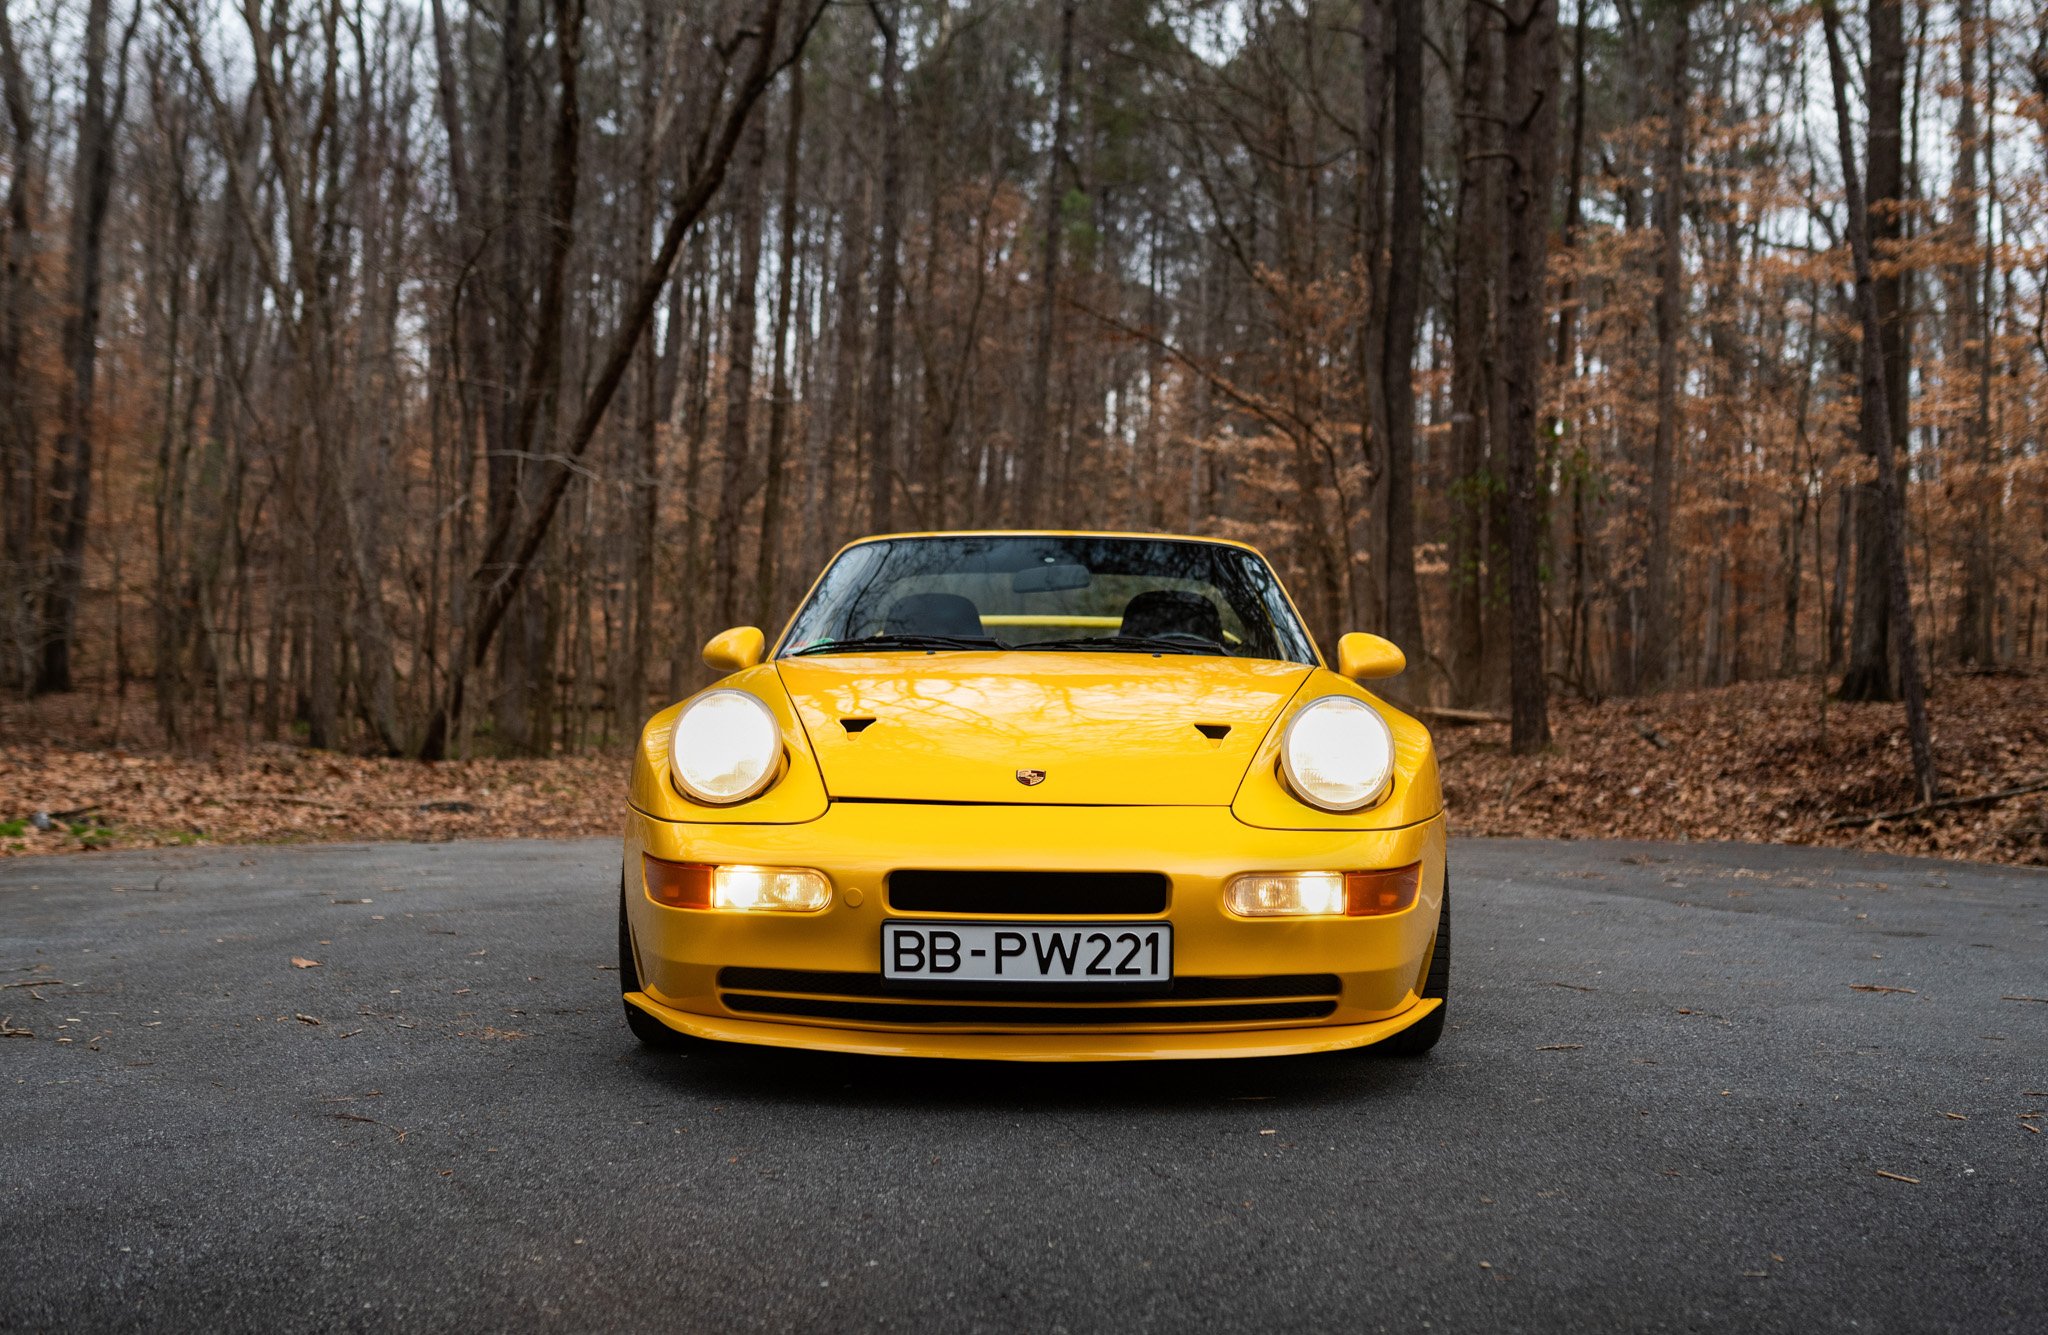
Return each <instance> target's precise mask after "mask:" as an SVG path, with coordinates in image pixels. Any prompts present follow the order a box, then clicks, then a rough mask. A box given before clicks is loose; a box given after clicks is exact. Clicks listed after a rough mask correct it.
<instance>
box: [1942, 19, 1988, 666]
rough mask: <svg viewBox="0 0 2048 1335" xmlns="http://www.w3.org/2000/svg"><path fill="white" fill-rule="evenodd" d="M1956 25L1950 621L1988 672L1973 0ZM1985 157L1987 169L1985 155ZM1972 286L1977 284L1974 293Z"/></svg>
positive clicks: (1960, 647)
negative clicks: (1966, 506) (1955, 583)
mask: <svg viewBox="0 0 2048 1335" xmlns="http://www.w3.org/2000/svg"><path fill="white" fill-rule="evenodd" d="M1956 26H1957V28H1959V29H1960V32H1959V34H1958V36H1959V38H1960V43H1959V50H1958V53H1957V74H1958V76H1959V80H1960V82H1961V85H1962V88H1961V94H1960V103H1959V105H1958V107H1957V110H1956V174H1955V185H1954V189H1953V190H1952V191H1951V192H1950V206H1949V207H1950V216H1951V218H1952V221H1951V223H1950V226H1951V228H1952V229H1953V230H1954V232H1955V236H1954V246H1955V250H1956V252H1957V253H1958V254H1968V255H1969V258H1967V259H1963V260H1959V261H1958V262H1957V263H1956V264H1955V265H1954V266H1953V270H1952V278H1951V282H1950V292H1951V294H1952V299H1953V301H1954V303H1955V325H1954V328H1955V337H1954V339H1953V340H1952V341H1953V343H1954V346H1955V347H1956V348H1957V349H1959V350H1961V349H1967V350H1968V351H1967V352H1966V353H1965V355H1964V356H1963V357H1962V358H1960V359H1959V360H1961V361H1962V362H1963V364H1964V366H1965V367H1966V368H1968V370H1970V371H1972V372H1974V373H1975V374H1974V379H1975V380H1976V382H1977V383H1976V386H1975V388H1976V391H1977V405H1976V406H1977V411H1976V413H1975V414H1974V416H1973V419H1972V420H1971V421H1970V422H1969V424H1968V425H1967V427H1965V428H1964V430H1965V432H1966V433H1967V435H1968V437H1969V439H1970V441H1971V443H1972V444H1973V445H1974V446H1975V447H1976V448H1975V449H1974V450H1973V451H1971V453H1972V454H1974V455H1975V458H1973V459H1972V460H1971V462H1972V463H1973V464H1974V465H1975V466H1976V471H1975V476H1973V477H1972V478H1971V479H1970V483H1969V489H1968V490H1969V493H1970V494H1971V496H1972V497H1973V499H1974V500H1975V502H1976V503H1975V505H1974V506H1972V507H1971V508H1972V509H1974V510H1975V511H1976V516H1975V522H1974V523H1972V524H1970V525H1969V533H1968V536H1967V537H1966V538H1965V539H1964V558H1963V590H1962V593H1963V598H1962V607H1961V609H1960V610H1959V612H1958V614H1957V617H1956V655H1957V657H1958V658H1960V659H1961V660H1962V661H1963V662H1965V663H1971V664H1975V665H1976V666H1978V667H1990V666H1991V665H1992V664H1993V663H1995V662H1997V660H1998V642H1997V640H1996V638H1995V637H1994V634H1993V616H1992V614H1993V610H1994V609H1995V608H1996V606H1997V602H1998V589H1997V574H1996V570H1997V567H1996V564H1995V563H1994V562H1993V560H1992V556H1991V540H1992V533H1993V531H1994V530H1995V529H1996V528H1997V510H1998V492H1997V488H1996V486H1995V483H1994V480H1993V478H1992V476H1991V474H1992V471H1993V469H1994V467H1995V459H1996V448H1997V447H1996V445H1995V444H1994V442H1993V441H1992V439H1991V340H1990V332H1991V330H1990V307H1991V303H1992V292H1991V288H1990V280H1991V272H1992V265H1993V263H1994V260H1993V257H1992V244H1991V235H1990V232H1991V229H1990V219H1989V211H1988V210H1987V211H1986V219H1985V229H1984V230H1985V236H1984V241H1983V245H1982V250H1981V251H1978V253H1976V254H1970V252H1972V251H1977V250H1978V244H1977V214H1978V208H1977V161H1978V155H1979V154H1980V153H1985V150H1986V147H1987V146H1986V144H1985V143H1984V142H1983V140H1982V138H1980V136H1979V134H1978V129H1977V97H1978V88H1977V44H1978V40H1979V38H1980V36H1981V34H1982V26H1983V25H1981V24H1980V23H1979V22H1978V20H1977V14H1976V0H1956ZM1985 156H1986V158H1987V164H1986V165H1987V166H1989V162H1988V158H1989V154H1988V153H1986V154H1985ZM1980 280H1981V281H1982V283H1983V284H1984V286H1983V288H1982V289H1981V290H1980V289H1979V286H1978V284H1979V282H1980ZM1973 345H1974V346H1973ZM1951 355H1953V354H1951Z"/></svg>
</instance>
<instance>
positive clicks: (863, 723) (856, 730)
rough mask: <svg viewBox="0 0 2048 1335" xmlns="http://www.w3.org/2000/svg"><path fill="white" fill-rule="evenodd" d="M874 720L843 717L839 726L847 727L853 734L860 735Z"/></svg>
mask: <svg viewBox="0 0 2048 1335" xmlns="http://www.w3.org/2000/svg"><path fill="white" fill-rule="evenodd" d="M873 722H874V720H873V719H871V718H843V719H841V720H839V726H840V727H842V728H844V729H846V731H847V732H848V733H849V734H851V735H852V736H855V737H858V736H859V735H860V734H861V733H863V732H865V731H867V727H868V725H869V724H870V723H873Z"/></svg>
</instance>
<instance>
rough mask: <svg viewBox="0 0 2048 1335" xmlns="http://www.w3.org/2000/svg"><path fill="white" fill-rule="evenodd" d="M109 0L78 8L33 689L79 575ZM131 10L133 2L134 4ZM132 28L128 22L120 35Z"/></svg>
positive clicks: (101, 217)
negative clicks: (80, 94)
mask: <svg viewBox="0 0 2048 1335" xmlns="http://www.w3.org/2000/svg"><path fill="white" fill-rule="evenodd" d="M110 8H111V5H110V3H109V0H90V3H88V4H87V6H86V12H85V99H84V102H83V103H82V104H81V106H80V107H79V112H78V142H77V146H76V154H77V156H76V158H75V159H74V160H73V177H72V194H71V199H72V209H71V248H70V251H69V253H68V254H67V255H66V257H65V263H64V295H65V302H66V309H65V312H64V323H63V330H62V333H61V334H60V335H59V349H60V355H61V356H62V357H63V360H64V369H65V372H66V376H67V380H66V384H65V388H64V395H63V399H62V402H61V404H60V406H59V418H58V424H57V440H56V445H55V448H54V449H53V451H52V457H51V465H50V486H49V492H48V494H47V496H46V497H45V502H46V504H47V506H48V513H49V526H50V537H49V544H50V553H51V556H52V558H53V563H52V569H51V574H50V586H49V591H48V593H47V594H46V595H45V597H44V601H43V641H42V655H41V661H40V662H39V663H38V664H37V667H36V681H35V689H36V690H37V691H68V690H70V689H71V686H72V650H73V647H74V646H75V644H76V641H77V637H78V599H79V595H80V593H81V592H82V591H83V588H84V584H85V538H86V521H87V520H88V518H90V516H91V514H92V466H93V465H92V455H93V432H94V421H93V407H94V401H93V382H94V379H95V377H96V375H97V371H98V367H99V328H100V278H101V270H102V265H101V251H102V248H103V246H104V244H105V236H106V224H107V197H108V194H109V193H110V191H111V189H112V187H113V182H114V129H115V125H116V122H118V120H119V119H120V104H121V102H122V100H123V97H122V94H124V93H125V92H126V89H127V75H126V69H125V63H126V58H127V53H128V43H127V42H126V41H125V40H124V41H123V42H122V43H121V50H120V53H119V56H118V57H117V60H118V61H120V62H121V63H122V65H123V69H122V71H121V78H120V80H119V89H118V90H117V92H116V94H115V98H114V105H113V107H112V108H111V109H110V108H109V107H108V105H107V12H108V10H109V9H110ZM138 12H139V11H138ZM133 34H134V29H133V27H131V28H130V29H129V35H130V36H132V35H133Z"/></svg>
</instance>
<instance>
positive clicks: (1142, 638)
mask: <svg viewBox="0 0 2048 1335" xmlns="http://www.w3.org/2000/svg"><path fill="white" fill-rule="evenodd" d="M1015 647H1016V648H1018V649H1022V650H1030V651H1036V650H1039V649H1081V650H1094V651H1096V652H1099V653H1111V654H1200V655H1202V656H1204V657H1215V656H1216V655H1218V654H1222V653H1224V652H1225V650H1224V648H1223V646H1222V645H1220V644H1217V643H1216V642H1214V641H1213V640H1205V639H1203V638H1202V637H1201V636H1199V635H1189V636H1185V637H1183V636H1178V635H1077V636H1075V637H1073V638H1072V639H1067V640H1034V641H1032V642H1031V643H1029V644H1020V645H1017V646H1015Z"/></svg>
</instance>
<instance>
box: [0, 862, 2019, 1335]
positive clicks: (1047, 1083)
mask: <svg viewBox="0 0 2048 1335" xmlns="http://www.w3.org/2000/svg"><path fill="white" fill-rule="evenodd" d="M616 858H617V847H616V845H614V844H610V843H606V842H590V843H575V844H545V843H488V844H445V845H388V846H373V847H329V848H300V849H278V848H265V849H212V850H181V851H176V852H164V853H160V854H144V853H136V854H101V855H90V856H77V857H71V858H66V859H62V860H46V859H32V860H15V861H11V862H5V863H0V971H4V972H0V983H4V984H7V986H6V987H5V989H4V990H0V1013H4V1014H5V1015H6V1016H8V1017H9V1018H10V1023H11V1025H12V1027H14V1028H26V1029H30V1030H32V1031H33V1034H34V1036H33V1037H32V1038H24V1037H8V1038H0V1327H5V1328H8V1329H16V1328H22V1329H39V1328H70V1329H151V1330H199V1329H205V1330H265V1331H268V1330H291V1329H322V1330H333V1329H385V1328H392V1327H404V1328H411V1329H490V1328H507V1327H515V1328H527V1327H532V1328H545V1329H569V1330H613V1329H616V1330H650V1329H678V1330H716V1331H728V1330H754V1329H765V1330H789V1329H810V1330H842V1329H918V1330H925V1329H930V1330H948V1331H951V1330H969V1329H982V1330H1033V1331H1051V1330H1071V1331H1084V1330H1109V1329H1158V1330H1182V1329H1194V1328H1201V1329H1222V1330H1253V1329H1256V1330H1260V1331H1279V1330H1297V1329H1299V1330H1314V1329H1321V1330H1340V1329H1341V1330H1346V1331H1351V1330H1381V1329H1385V1330H1409V1331H1414V1330H1425V1329H1426V1330H1432V1331H1456V1330H1475V1331H1507V1330H1553V1329H1579V1330H1596V1329H1606V1330H1695V1329H1697V1330H1799V1331H1815V1330H1861V1331H1891V1330H1937V1329H1954V1330H1967V1331H1999V1330H2010V1331H2022V1330H2030V1331H2040V1330H2043V1329H2048V1134H2036V1133H2034V1132H2031V1131H2029V1130H2028V1129H2026V1128H2027V1126H2028V1125H2029V1124H2031V1125H2034V1126H2040V1125H2042V1124H2043V1123H2044V1122H2048V1118H2042V1117H2040V1116H2038V1114H2040V1113H2043V1112H2048V1093H2039V1092H2037V1093H2031V1094H2030V1093H2027V1092H2025V1091H2030V1090H2031V1091H2048V1004H2041V1003H2038V1002H2032V1001H2015V1000H2003V999H2001V998H2004V997H2008V996H2032V997H2043V996H2048V875H2044V874H2042V873H2039V872H2029V871H2019V870H2009V869H1997V868H1984V867H1974V866H1968V865H1963V864H1948V863H1938V862H1929V861H1909V860H1903V859H1895V858H1879V857H1865V856H1858V855H1854V854H1848V853H1844V852H1841V851H1838V850H1802V849H1765V848H1744V847H1736V846H1728V845H1680V846H1673V845H1632V844H1612V843H1536V842H1512V841H1469V840H1468V841H1462V842H1457V843H1454V845H1453V852H1452V868H1453V875H1454V878H1455V880H1454V884H1455V886H1456V888H1457V912H1458V922H1457V937H1456V942H1457V953H1456V957H1455V962H1454V968H1453V972H1452V984H1453V986H1452V1003H1451V1005H1452V1009H1451V1023H1450V1029H1449V1032H1448V1033H1447V1035H1446V1037H1445V1041H1444V1043H1443V1045H1442V1046H1440V1047H1439V1048H1438V1049H1437V1051H1436V1053H1435V1055H1434V1056H1433V1057H1430V1058H1426V1059H1423V1060H1416V1061H1402V1060H1394V1059H1386V1058H1373V1057H1370V1056H1364V1055H1345V1056H1338V1057H1328V1058H1306V1059H1284V1060H1275V1061H1263V1062H1238V1063H1187V1064H1175V1065H1157V1064H1155V1065H1143V1066H1130V1067H1103V1066H1077V1067H1053V1068H1048V1067H1040V1066H1000V1065H989V1066H965V1065H956V1064H949V1063H904V1062H889V1061H882V1060H872V1059H850V1058H837V1057H808V1056H804V1055H801V1054H797V1055H792V1054H784V1053H765V1052H755V1051H750V1050H740V1049H735V1050H731V1051H721V1052H718V1053H715V1054H712V1055H695V1056H686V1057H670V1056H660V1055H654V1054H649V1053H645V1052H642V1051H641V1050H639V1049H638V1048H637V1047H636V1046H635V1045H634V1044H633V1042H632V1041H631V1039H630V1038H629V1037H628V1035H627V1033H626V1029H625V1026H624V1024H623V1023H622V1021H621V1018H620V1008H619V1002H618V992H617V975H616V973H615V972H613V970H612V965H613V963H614V942H615V937H614V933H615V918H614V912H615V910H614V905H615V903H616V893H617V891H616V886H617V884H618V882H617V872H616V865H617V864H616ZM294 956H297V957H299V958H301V959H309V960H318V961H320V963H319V965H318V967H313V968H299V967H295V966H294V963H293V957H294ZM38 980H43V981H41V982H40V983H39V985H38V986H35V987H24V986H18V984H22V983H31V982H37V981H38ZM49 980H61V981H49ZM1864 988H1881V989H1902V990H1898V991H1890V990H1859V989H1864ZM311 1021H317V1022H318V1023H312V1022H311ZM1947 1114H1955V1116H1954V1117H1951V1116H1948V1115H1947ZM2024 1114H2036V1116H2035V1117H2033V1119H2032V1121H2031V1123H2029V1121H2027V1120H2025V1119H2024V1118H2023V1115H2024ZM1882 1174H1898V1175H1899V1176H1900V1177H1901V1178H1913V1179H1918V1180H1917V1181H1901V1180H1897V1179H1895V1178H1890V1177H1886V1176H1883V1175H1882Z"/></svg>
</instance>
